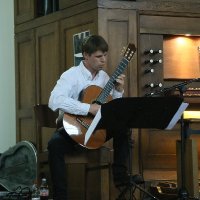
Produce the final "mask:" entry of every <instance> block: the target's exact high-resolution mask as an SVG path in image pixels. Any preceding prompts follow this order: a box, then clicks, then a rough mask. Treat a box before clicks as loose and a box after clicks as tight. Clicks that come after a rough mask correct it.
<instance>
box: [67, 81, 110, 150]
mask: <svg viewBox="0 0 200 200" xmlns="http://www.w3.org/2000/svg"><path fill="white" fill-rule="evenodd" d="M101 92H102V88H101V87H98V86H95V85H91V86H89V87H87V88H86V89H85V90H84V91H83V92H82V93H81V97H80V100H81V102H83V103H88V104H92V103H93V102H94V101H95V100H96V99H97V97H98V96H99V94H100V93H101ZM110 100H112V97H111V96H108V98H107V102H108V101H110ZM93 118H94V116H92V115H90V114H89V115H87V116H80V115H78V116H77V115H72V114H68V113H65V114H64V116H63V126H64V129H65V131H66V132H67V134H68V135H69V136H70V137H71V138H72V139H73V140H74V141H75V142H77V143H78V144H80V145H82V146H84V147H86V148H89V149H97V148H99V147H101V146H102V145H103V144H104V143H105V141H106V136H107V133H106V130H105V129H98V130H95V131H94V133H93V134H92V136H91V137H90V139H89V141H88V143H87V145H84V140H85V134H86V132H87V130H88V128H89V126H90V124H91V122H92V120H93Z"/></svg>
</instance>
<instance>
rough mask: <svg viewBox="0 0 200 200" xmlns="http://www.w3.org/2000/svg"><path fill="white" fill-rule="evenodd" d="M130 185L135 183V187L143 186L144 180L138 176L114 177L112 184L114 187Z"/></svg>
mask: <svg viewBox="0 0 200 200" xmlns="http://www.w3.org/2000/svg"><path fill="white" fill-rule="evenodd" d="M131 183H135V184H137V185H140V184H143V183H144V179H143V177H142V176H141V175H140V174H135V175H131V176H130V175H124V176H115V177H114V184H115V186H124V185H128V184H131Z"/></svg>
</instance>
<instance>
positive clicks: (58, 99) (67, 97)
mask: <svg viewBox="0 0 200 200" xmlns="http://www.w3.org/2000/svg"><path fill="white" fill-rule="evenodd" d="M74 79H75V77H74V76H72V75H71V74H70V73H66V72H65V73H64V74H62V76H61V77H60V79H59V80H58V81H57V84H56V86H55V87H54V89H53V91H52V92H51V95H50V98H49V107H50V108H51V109H52V110H53V111H56V110H58V109H59V110H62V111H63V112H66V113H70V114H74V115H87V114H88V112H89V109H90V104H87V103H82V102H80V101H79V100H76V99H74V97H73V95H74V92H76V90H77V86H76V81H74Z"/></svg>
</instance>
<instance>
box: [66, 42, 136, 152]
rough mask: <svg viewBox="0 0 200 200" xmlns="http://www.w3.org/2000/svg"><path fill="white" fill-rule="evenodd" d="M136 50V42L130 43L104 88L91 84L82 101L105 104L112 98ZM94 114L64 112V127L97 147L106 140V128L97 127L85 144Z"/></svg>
mask: <svg viewBox="0 0 200 200" xmlns="http://www.w3.org/2000/svg"><path fill="white" fill-rule="evenodd" d="M135 52H136V47H135V45H134V44H129V45H128V46H127V48H126V50H125V53H124V55H123V58H122V59H121V61H120V63H119V65H118V66H117V68H116V70H115V71H114V73H113V74H112V76H111V77H110V79H109V80H108V82H107V84H106V85H105V87H104V88H103V89H102V88H100V87H98V86H95V85H91V86H89V87H87V88H86V89H85V90H84V91H83V92H81V98H80V99H81V102H83V103H89V104H92V103H94V102H96V103H98V104H104V103H106V102H108V101H110V100H112V97H111V96H110V92H111V90H112V89H113V87H114V83H115V80H116V78H117V77H118V76H119V75H120V74H122V73H123V72H124V70H125V68H126V67H127V65H128V63H129V62H130V60H131V59H132V57H133V55H134V54H135ZM93 118H94V116H92V115H90V114H89V115H87V116H80V115H78V116H77V115H72V114H68V113H64V116H63V127H64V129H65V131H66V132H67V133H68V134H69V136H70V137H71V138H72V139H73V140H74V141H75V142H77V143H78V144H80V145H82V146H84V147H86V148H89V149H96V148H99V147H101V146H102V145H103V144H104V143H105V141H106V130H104V129H97V130H95V131H94V133H93V134H92V136H91V137H90V139H89V141H88V142H87V144H86V145H84V139H85V134H86V132H87V130H88V128H89V126H90V124H91V122H92V120H93Z"/></svg>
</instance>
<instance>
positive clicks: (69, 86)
mask: <svg viewBox="0 0 200 200" xmlns="http://www.w3.org/2000/svg"><path fill="white" fill-rule="evenodd" d="M108 80H109V76H108V74H107V73H106V72H104V71H103V70H101V71H99V72H98V73H97V75H96V76H95V77H94V78H93V79H92V74H91V73H90V71H89V70H88V69H87V68H86V67H85V66H84V64H83V62H80V64H79V65H78V66H74V67H71V68H70V69H68V70H67V71H65V72H64V73H63V74H62V75H61V77H60V79H59V80H58V81H57V84H56V85H55V87H54V89H53V91H52V92H51V95H50V99H49V107H50V108H51V109H52V110H53V111H56V110H58V109H59V110H61V111H63V112H66V113H70V114H74V115H87V114H88V112H89V109H90V104H88V103H82V102H80V101H79V100H78V99H79V95H80V93H81V91H83V90H84V89H86V88H87V87H88V86H90V85H97V86H99V87H101V88H104V86H105V85H106V83H107V82H108ZM122 94H123V93H121V92H118V91H116V90H115V89H113V90H112V91H111V95H112V97H113V98H114V99H115V98H120V97H122Z"/></svg>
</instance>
